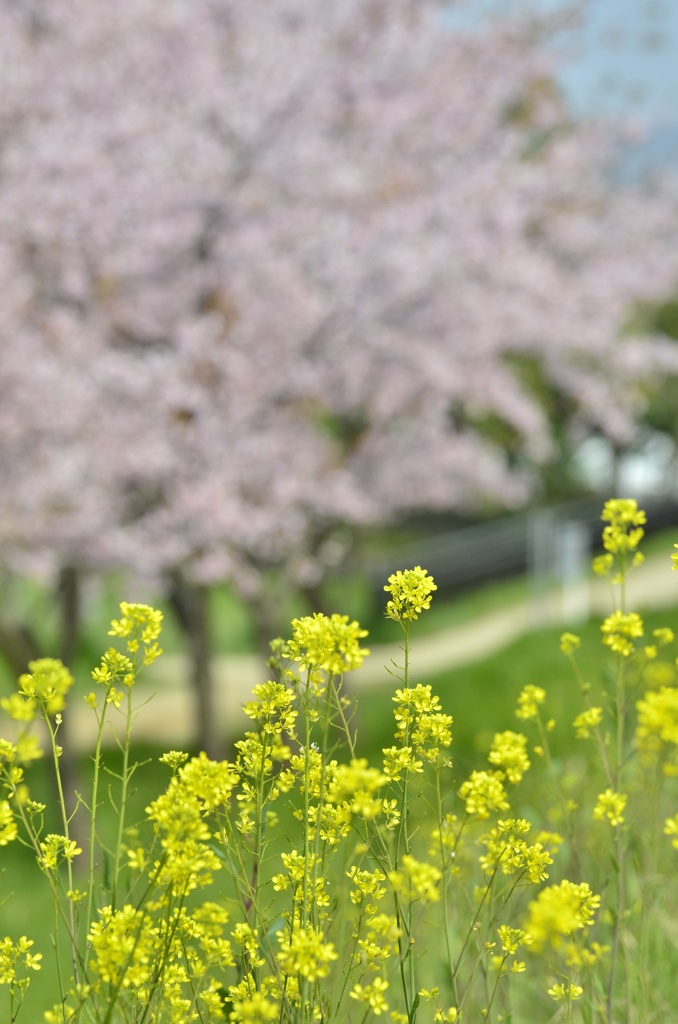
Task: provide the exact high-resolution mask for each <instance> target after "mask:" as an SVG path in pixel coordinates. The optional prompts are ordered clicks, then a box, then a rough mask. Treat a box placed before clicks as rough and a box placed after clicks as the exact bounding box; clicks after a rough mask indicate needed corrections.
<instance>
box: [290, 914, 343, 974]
mask: <svg viewBox="0 0 678 1024" xmlns="http://www.w3.org/2000/svg"><path fill="white" fill-rule="evenodd" d="M276 935H277V938H278V944H279V946H280V949H279V952H278V953H277V955H276V959H277V961H278V964H279V965H280V969H281V971H282V973H283V974H289V975H292V976H294V975H301V976H302V978H305V979H306V981H309V982H313V981H317V980H318V978H326V977H327V975H328V974H329V973H330V963H331V961H332V960H336V959H337V957H338V953H337V951H336V949H335V948H334V945H333V943H331V942H325V940H324V936H323V934H322V932H321V931H319V929H317V928H314V927H313V926H312V925H307V926H306V927H305V928H294V929H293V930H292V933H291V934H290V933H289V932H283V931H279V932H276Z"/></svg>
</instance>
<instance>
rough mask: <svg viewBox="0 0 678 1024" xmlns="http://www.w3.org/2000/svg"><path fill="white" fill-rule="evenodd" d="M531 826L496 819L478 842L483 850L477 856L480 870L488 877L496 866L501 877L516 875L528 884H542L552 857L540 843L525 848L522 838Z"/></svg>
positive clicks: (521, 819)
mask: <svg viewBox="0 0 678 1024" xmlns="http://www.w3.org/2000/svg"><path fill="white" fill-rule="evenodd" d="M531 827H532V826H531V825H530V823H529V821H526V820H525V819H524V818H509V819H506V820H502V819H500V820H499V821H498V822H497V826H496V828H493V829H491V830H490V832H488V833H487V835H485V836H483V837H482V838H481V840H480V842H481V843H482V844H483V845H484V846H485V847H486V850H487V852H486V853H484V854H482V855H481V857H480V866H481V868H482V869H483V871H484V872H485V873H487V874H489V873H491V872H492V871H494V870H495V868H496V867H497V866H499V868H500V869H501V873H502V874H503V875H515V874H519V875H520V876H521V878H522V877H524V878H527V880H528V881H529V882H530V884H532V885H536V884H538V883H539V882H543V881H545V880H546V879H547V878H548V872H547V870H546V868H547V867H548V865H549V864H552V863H553V858H552V857H551V854H550V853H549V852H548V850H546V849H544V846H543V845H542V843H541V842H539V841H538V842H536V843H534V844H533V845H532V846H528V844H527V843H526V841H525V840H524V839H523V838H522V836H524V835H526V834H527V833H528V832H529V831H530V829H531Z"/></svg>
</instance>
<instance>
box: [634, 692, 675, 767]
mask: <svg viewBox="0 0 678 1024" xmlns="http://www.w3.org/2000/svg"><path fill="white" fill-rule="evenodd" d="M636 708H637V711H638V725H637V727H636V737H637V739H638V745H639V747H640V748H641V750H644V751H646V752H654V751H657V750H658V749H659V746H660V744H661V743H672V744H673V745H674V746H678V689H676V688H675V687H673V686H662V687H661V688H660V689H659V690H648V691H647V693H646V694H645V696H644V697H643V698H642V699H641V700H639V701H637V702H636Z"/></svg>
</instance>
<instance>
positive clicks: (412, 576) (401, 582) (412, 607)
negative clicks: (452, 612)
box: [384, 565, 438, 622]
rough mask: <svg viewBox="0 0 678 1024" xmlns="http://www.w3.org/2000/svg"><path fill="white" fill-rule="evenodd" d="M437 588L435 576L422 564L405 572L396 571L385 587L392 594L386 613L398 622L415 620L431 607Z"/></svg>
mask: <svg viewBox="0 0 678 1024" xmlns="http://www.w3.org/2000/svg"><path fill="white" fill-rule="evenodd" d="M437 589H438V588H437V586H436V585H435V583H434V581H433V577H432V576H429V575H428V573H427V572H426V570H425V569H422V567H421V566H420V565H415V567H414V569H406V570H405V571H404V572H403V571H401V570H398V572H394V573H393V574H392V575H391V576H389V578H388V583H387V584H386V585H385V587H384V590H385V591H386V592H387V593H389V594H390V595H391V597H390V600H389V601H388V603H387V605H386V615H387V616H388V618H389V619H394V620H395V621H396V622H413V621H414V620H415V619H418V618H419V616H420V615H421V613H422V612H423V611H425V610H427V609H428V608H430V607H431V595H432V593H433V591H434V590H437Z"/></svg>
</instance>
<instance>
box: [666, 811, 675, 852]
mask: <svg viewBox="0 0 678 1024" xmlns="http://www.w3.org/2000/svg"><path fill="white" fill-rule="evenodd" d="M664 835H667V836H675V838H674V839H672V840H671V845H672V846H673V847H674V848H675V849H676V850H678V814H674V816H673V817H672V818H667V819H666V821H665V822H664Z"/></svg>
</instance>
